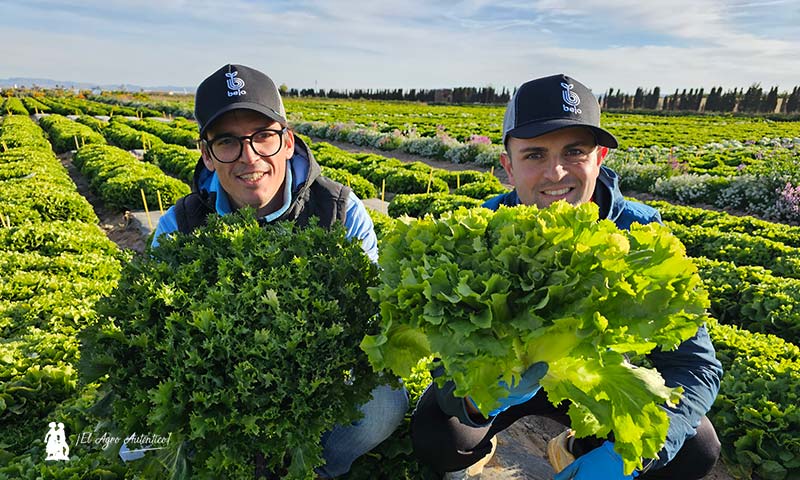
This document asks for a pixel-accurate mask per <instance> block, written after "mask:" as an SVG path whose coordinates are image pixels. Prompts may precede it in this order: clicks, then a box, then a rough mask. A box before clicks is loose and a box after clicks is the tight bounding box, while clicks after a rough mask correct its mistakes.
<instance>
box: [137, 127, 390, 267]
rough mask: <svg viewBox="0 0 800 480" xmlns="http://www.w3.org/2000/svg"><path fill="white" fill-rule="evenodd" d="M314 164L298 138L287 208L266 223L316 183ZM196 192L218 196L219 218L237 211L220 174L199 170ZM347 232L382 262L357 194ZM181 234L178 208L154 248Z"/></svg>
mask: <svg viewBox="0 0 800 480" xmlns="http://www.w3.org/2000/svg"><path fill="white" fill-rule="evenodd" d="M312 162H316V160H314V157H313V155H312V154H311V152H309V151H308V148H307V147H306V145H305V144H304V143H303V142H302V140H300V139H299V138H297V137H295V149H294V155H293V156H292V158H290V159H289V160H287V168H286V187H285V188H284V192H283V199H284V200H283V206H281V208H279V209H278V210H277V211H276V212H273V213H271V214H269V215H267V216H266V217H264V220H265V221H267V222H270V221H272V220H275V219H277V218H278V217H280V216H281V215H282V214H283V213H284V212H285V211H286V210H288V209H289V207H290V206H291V205H292V202H294V201H295V200H296V199H295V198H293V196H292V192H293V191H296V190H297V187H298V186H300V185H302V184H304V183H310V182H312V181H314V180H315V179H314V178H311V176H310V175H309V172H311V171H317V172H318V171H319V167H317V168H315V169H312V168H311V165H312ZM194 181H195V188H197V189H198V190H205V191H207V192H209V193H216V203H215V208H216V211H217V213H218V214H220V215H226V214H228V213H231V212H232V211H233V208H232V206H231V204H230V200H229V198H228V194H227V193H225V190H223V188H222V185H220V183H219V178H218V177H217V174H216V172H211V171H209V170H207V169H205V168H198V169H197V171H196V173H195V179H194ZM344 226H345V229H346V230H347V238H357V239H359V240H361V248H363V250H364V252H365V253H366V254H367V256H368V257H369V258H370V259H371V260H372V261H373V262H377V261H378V237H377V236H376V235H375V228H374V225H373V223H372V219H371V218H370V216H369V213H367V209H366V208H365V207H364V203H363V202H362V201H361V200H360V199H359V198H358V197H357V196H356V195H355V194H354V193H353V192H350V196H349V198H348V199H347V211H346V217H345V221H344ZM177 230H178V221H177V218H176V215H175V206H172V207H170V208H169V210H167V211H166V213H164V215H163V216H162V217H161V218H160V219H159V221H158V226H157V227H156V233H155V235H153V242H152V246H153V247H156V246H158V239H159V237H160V236H161V235H164V234H168V233H172V232H175V231H177Z"/></svg>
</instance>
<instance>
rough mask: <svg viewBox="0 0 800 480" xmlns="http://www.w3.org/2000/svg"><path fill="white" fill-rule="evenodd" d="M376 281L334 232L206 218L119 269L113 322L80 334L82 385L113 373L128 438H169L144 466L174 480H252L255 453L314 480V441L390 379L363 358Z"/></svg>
mask: <svg viewBox="0 0 800 480" xmlns="http://www.w3.org/2000/svg"><path fill="white" fill-rule="evenodd" d="M377 281H378V267H377V266H376V265H375V264H373V263H371V262H370V261H369V259H368V258H367V257H366V256H365V255H364V252H363V251H362V249H361V246H360V243H359V242H351V241H349V240H347V239H346V238H345V231H344V228H343V226H341V225H340V224H337V225H336V226H335V227H333V228H332V229H330V230H328V229H323V228H321V227H316V226H313V225H312V226H310V227H308V228H304V229H300V228H299V227H297V226H295V225H293V224H292V223H289V222H280V223H278V224H271V225H267V226H266V227H261V226H259V224H258V222H257V220H256V219H255V215H254V212H253V211H252V210H251V209H246V210H243V211H240V212H237V213H235V214H232V215H227V216H224V217H218V216H212V217H211V218H210V219H209V224H208V226H207V227H203V228H201V229H198V230H197V231H195V232H194V233H193V234H192V235H174V236H168V237H164V238H162V239H161V244H160V246H159V247H158V248H156V249H153V250H152V251H150V252H149V255H146V256H143V257H140V258H137V259H136V260H134V261H133V262H131V263H130V264H128V266H127V267H126V268H124V270H123V272H122V276H121V279H120V281H119V287H118V289H117V290H116V291H115V293H114V294H113V295H111V296H110V297H109V298H108V300H107V301H106V302H103V303H102V304H101V307H100V312H101V313H102V314H103V315H105V316H107V317H109V321H108V322H107V323H106V324H105V325H102V326H99V327H97V328H95V329H92V330H91V331H90V332H89V333H88V334H87V336H86V341H85V347H84V348H83V350H82V354H81V359H82V360H81V361H82V362H84V361H85V363H84V364H83V368H82V374H83V375H84V378H85V379H86V380H87V381H92V380H94V379H95V378H99V376H100V375H102V374H104V373H108V380H107V381H106V384H105V388H108V389H110V390H111V391H112V392H113V396H112V397H111V398H113V399H114V400H113V412H114V413H113V420H114V421H115V422H116V423H117V425H118V427H119V428H120V429H121V430H123V431H124V432H127V433H128V434H129V433H130V432H153V433H156V434H160V435H164V436H166V435H168V434H170V433H172V434H173V436H172V439H173V440H172V443H171V445H170V448H169V449H167V450H163V451H161V453H162V456H159V457H158V458H157V460H156V459H151V460H149V461H150V462H164V463H166V462H169V463H170V465H172V466H171V467H169V468H170V469H172V470H173V471H172V473H173V474H176V475H177V476H180V475H179V474H180V472H184V473H186V472H189V473H191V475H192V478H243V477H247V476H249V477H251V478H252V475H253V468H254V463H253V462H254V459H255V456H256V455H257V454H263V456H264V457H265V458H266V462H267V467H268V468H269V469H271V470H272V471H274V472H282V473H283V474H285V475H288V477H290V478H311V477H312V475H313V468H314V467H316V466H319V465H320V464H321V463H322V459H321V451H322V449H321V445H320V437H321V435H322V434H323V433H324V432H326V431H328V430H330V429H331V428H332V427H333V426H334V425H335V424H347V423H349V422H352V421H355V420H357V419H358V418H359V417H360V413H359V412H358V410H357V406H358V405H360V404H363V403H366V401H368V399H369V395H370V392H371V390H372V389H373V388H374V387H375V386H376V385H377V384H378V383H379V382H382V383H385V382H387V381H388V380H387V378H379V376H378V374H376V373H374V372H373V370H372V367H371V366H370V364H369V362H368V360H367V357H366V355H364V353H363V352H362V351H361V350H360V349H359V348H358V343H359V342H360V341H361V339H362V338H363V337H364V334H365V333H367V332H372V331H375V330H376V327H377V320H376V316H375V314H376V313H377V305H376V303H375V302H373V301H372V300H371V299H370V297H369V294H368V293H367V290H368V288H369V287H372V286H374V285H376V284H377ZM351 380H352V381H351ZM187 451H190V452H193V453H191V454H190V455H188V456H187V453H186V452H187ZM146 463H147V461H143V463H142V468H153V465H152V464H151V465H149V466H148V465H146ZM180 465H184V466H185V467H187V469H184V468H178V466H180ZM285 467H288V472H287V471H284V468H285ZM154 475H157V476H159V477H164V476H165V472H164V471H163V470H161V473H159V474H155V473H154Z"/></svg>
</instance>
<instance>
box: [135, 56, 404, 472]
mask: <svg viewBox="0 0 800 480" xmlns="http://www.w3.org/2000/svg"><path fill="white" fill-rule="evenodd" d="M195 118H196V119H197V123H198V126H199V128H200V141H199V144H200V152H201V155H202V158H201V159H200V160H199V161H198V164H197V167H196V168H195V174H194V182H193V183H194V185H193V187H192V193H191V194H189V195H188V196H186V197H184V198H182V199H180V200H179V201H178V202H177V203H176V204H175V205H174V206H172V207H171V208H170V209H169V210H168V211H167V212H166V213H165V214H164V215H163V216H162V217H161V219H160V220H159V222H158V228H157V229H156V233H155V235H154V237H153V242H152V245H153V247H157V246H158V239H159V238H160V237H161V236H162V235H168V234H171V233H173V232H177V231H179V232H183V233H188V232H191V231H192V230H194V229H195V228H198V227H199V226H201V225H204V224H205V223H206V218H207V217H208V215H210V214H211V213H217V214H220V215H226V214H229V213H231V212H233V211H235V210H237V209H239V208H242V207H245V206H249V207H253V208H254V209H255V210H256V213H257V216H258V218H259V219H260V220H261V221H262V222H263V223H270V222H275V221H291V222H295V223H296V224H298V225H300V226H305V225H307V224H308V222H309V219H310V218H311V217H312V216H313V217H317V218H318V219H319V222H318V224H319V225H320V226H323V227H329V226H331V225H333V224H334V223H335V222H341V223H343V224H344V226H345V228H346V230H347V237H348V238H352V239H358V240H359V241H360V242H361V247H362V249H363V250H364V252H365V254H366V255H368V256H369V257H370V258H371V259H372V261H377V259H378V241H377V237H376V235H375V230H374V227H373V223H372V219H370V217H369V214H368V213H367V211H366V209H365V208H364V204H363V203H362V202H361V200H359V199H358V198H357V197H356V196H355V194H353V192H352V191H351V190H350V189H349V188H348V187H346V186H344V185H341V184H339V183H337V182H334V181H333V180H330V179H328V178H326V177H323V176H321V174H320V166H319V164H317V162H316V160H314V156H313V155H312V154H311V151H310V150H309V149H308V147H306V145H305V144H304V143H303V141H302V140H301V139H300V138H297V137H295V136H294V134H293V133H292V131H291V130H290V129H289V127H288V123H287V121H286V112H285V110H284V106H283V100H282V99H281V96H280V93H279V91H278V89H277V88H276V87H275V83H274V82H273V81H272V79H270V78H269V77H268V76H267V75H265V74H263V73H261V72H259V71H258V70H254V69H252V68H249V67H246V66H243V65H225V66H223V67H222V68H220V69H219V70H217V71H216V72H214V73H213V74H211V76H209V77H208V78H206V79H205V80H204V81H203V83H201V84H200V86H199V87H198V88H197V94H196V96H195ZM231 301H236V299H231ZM353 348H354V349H357V348H358V345H353ZM356 381H357V380H356ZM264 395H269V392H268V391H264ZM407 408H408V396H407V393H406V391H405V389H403V388H400V389H393V388H391V387H389V386H388V385H383V386H379V387H377V388H375V389H374V390H373V391H372V400H370V401H369V402H368V403H366V404H365V405H362V406H361V407H360V410H361V411H362V412H363V413H364V417H363V418H362V419H361V420H359V421H358V422H355V423H353V424H351V425H340V426H336V427H335V428H334V429H333V430H331V431H330V432H327V433H326V434H325V435H324V436H323V437H322V439H321V442H322V447H323V452H322V456H323V458H324V460H325V462H326V464H325V465H324V466H322V467H320V468H319V469H318V470H317V473H318V474H319V475H320V476H322V477H323V478H333V477H336V476H339V475H343V474H345V473H347V472H348V471H349V469H350V465H351V464H352V462H353V461H354V460H355V459H356V458H358V457H359V456H361V455H363V454H364V453H366V452H368V451H369V450H371V449H372V448H374V447H375V446H377V445H378V444H379V443H380V442H382V441H383V440H385V439H386V438H388V437H389V435H391V433H392V432H393V431H394V430H395V428H397V426H398V425H399V424H400V423H401V422H402V420H403V417H404V416H405V413H406V410H407ZM123 458H125V459H130V460H133V459H135V458H136V457H134V456H128V457H123Z"/></svg>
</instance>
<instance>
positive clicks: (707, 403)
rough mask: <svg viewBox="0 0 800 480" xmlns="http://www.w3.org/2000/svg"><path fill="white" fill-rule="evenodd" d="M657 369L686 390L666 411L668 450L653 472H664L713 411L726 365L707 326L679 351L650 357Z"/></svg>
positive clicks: (653, 353) (679, 348)
mask: <svg viewBox="0 0 800 480" xmlns="http://www.w3.org/2000/svg"><path fill="white" fill-rule="evenodd" d="M650 359H651V361H652V362H653V366H654V367H655V368H656V369H657V370H658V371H659V373H661V376H662V377H663V378H664V381H665V382H666V384H667V386H669V387H677V386H682V387H683V390H684V392H683V398H682V399H681V402H680V403H679V404H678V405H677V406H675V407H665V409H666V411H667V415H668V416H669V430H668V431H667V440H666V444H665V445H664V448H663V449H662V450H661V452H659V458H658V460H657V461H656V463H655V464H654V465H653V467H652V468H655V469H657V468H661V467H663V466H664V465H666V464H667V463H668V462H669V461H670V460H672V459H673V458H674V457H675V455H676V454H677V453H678V450H680V449H681V447H682V446H683V442H684V441H686V439H688V438H691V437H693V436H694V435H695V434H696V428H697V426H698V425H700V419H701V418H702V417H703V416H704V415H705V414H706V413H707V412H708V411H709V409H710V408H711V405H712V404H713V403H714V400H715V399H716V398H717V393H718V392H719V385H720V380H721V378H722V364H720V362H719V360H717V358H716V354H715V352H714V346H713V345H712V344H711V338H710V337H709V335H708V329H706V327H705V326H702V327H700V328H699V329H698V330H697V334H695V336H694V337H692V338H690V339H688V340H686V341H685V342H683V343H681V344H680V346H678V348H677V349H676V350H673V351H669V352H664V351H660V350H656V351H654V352H652V353H651V354H650Z"/></svg>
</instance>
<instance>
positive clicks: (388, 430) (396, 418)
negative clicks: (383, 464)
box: [362, 385, 408, 445]
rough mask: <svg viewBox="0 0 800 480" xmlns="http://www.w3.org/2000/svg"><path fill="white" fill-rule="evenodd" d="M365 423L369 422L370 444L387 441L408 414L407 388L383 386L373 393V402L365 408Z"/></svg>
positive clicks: (363, 409) (368, 403) (363, 410)
mask: <svg viewBox="0 0 800 480" xmlns="http://www.w3.org/2000/svg"><path fill="white" fill-rule="evenodd" d="M362 412H363V413H364V421H369V422H370V423H371V424H372V428H369V429H368V432H369V435H370V436H371V438H370V440H371V441H370V443H375V445H377V444H379V443H381V442H382V441H384V440H386V439H387V438H388V437H389V436H390V435H391V434H392V432H394V431H395V430H396V429H397V427H398V426H399V425H400V424H401V423H402V422H403V418H405V415H406V412H408V393H407V392H406V390H405V388H403V387H401V388H399V389H395V388H392V387H390V386H388V385H381V386H379V387H377V388H375V390H373V391H372V400H370V401H369V402H367V403H366V404H365V405H364V406H363V408H362Z"/></svg>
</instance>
